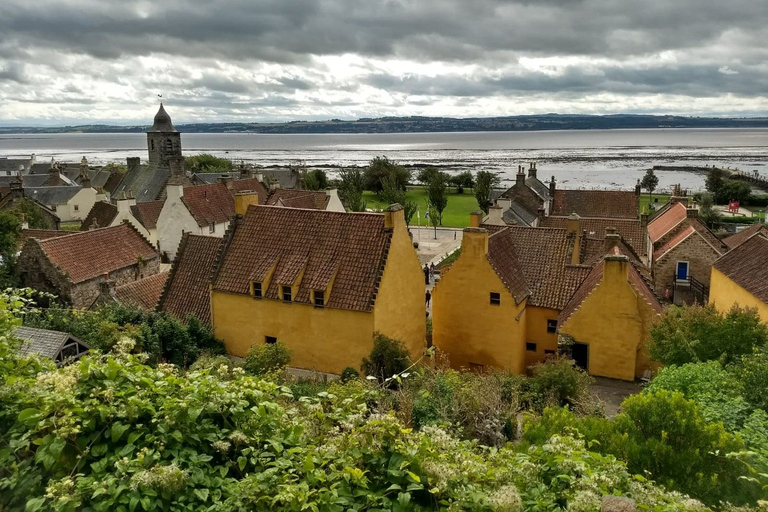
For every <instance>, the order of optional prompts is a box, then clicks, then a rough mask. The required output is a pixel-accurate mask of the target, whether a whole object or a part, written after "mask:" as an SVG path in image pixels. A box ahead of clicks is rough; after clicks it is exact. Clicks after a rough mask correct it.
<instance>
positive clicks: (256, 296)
mask: <svg viewBox="0 0 768 512" xmlns="http://www.w3.org/2000/svg"><path fill="white" fill-rule="evenodd" d="M251 289H252V290H253V292H252V293H251V295H253V298H254V299H262V298H264V290H263V289H262V286H261V283H260V282H259V281H252V282H251ZM257 290H258V293H257Z"/></svg>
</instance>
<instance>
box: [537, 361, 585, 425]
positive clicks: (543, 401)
mask: <svg viewBox="0 0 768 512" xmlns="http://www.w3.org/2000/svg"><path fill="white" fill-rule="evenodd" d="M531 372H532V374H533V375H532V376H531V377H530V378H529V379H526V380H525V381H523V384H522V386H523V402H524V403H525V404H526V405H527V406H528V407H529V408H531V409H534V410H538V411H542V410H544V408H545V407H548V406H568V407H570V408H572V409H578V410H579V411H582V412H589V413H594V412H596V411H597V409H598V408H597V401H596V399H595V398H594V396H593V395H592V393H591V392H590V389H589V387H590V385H591V384H592V383H593V382H594V379H592V377H590V376H589V375H587V373H586V372H585V371H584V370H582V369H581V368H579V367H577V366H576V365H575V363H574V362H573V360H571V359H569V358H566V357H559V358H557V359H551V360H548V361H546V362H544V363H538V364H535V365H533V366H532V367H531Z"/></svg>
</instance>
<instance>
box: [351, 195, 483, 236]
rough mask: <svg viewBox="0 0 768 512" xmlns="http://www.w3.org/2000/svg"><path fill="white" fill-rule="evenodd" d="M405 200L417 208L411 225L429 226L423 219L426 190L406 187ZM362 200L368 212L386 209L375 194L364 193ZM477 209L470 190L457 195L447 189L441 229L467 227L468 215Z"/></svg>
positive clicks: (427, 221)
mask: <svg viewBox="0 0 768 512" xmlns="http://www.w3.org/2000/svg"><path fill="white" fill-rule="evenodd" d="M405 197H406V199H407V200H408V201H413V202H414V203H416V204H417V205H418V207H419V215H420V216H421V219H417V218H416V216H414V217H413V219H412V220H411V224H412V225H415V226H418V225H422V226H429V225H430V224H429V219H428V218H424V215H425V214H426V212H427V190H426V188H424V187H408V192H407V193H406V196H405ZM363 198H364V199H365V200H366V201H367V202H368V204H367V205H366V206H367V208H368V209H369V210H381V209H384V208H386V207H387V206H389V205H387V204H385V202H384V201H382V200H381V199H380V198H379V196H378V195H377V194H376V193H375V192H370V191H366V192H364V193H363ZM477 209H479V207H478V205H477V199H475V195H474V193H473V192H472V190H471V189H464V193H463V194H457V193H456V190H455V189H454V188H450V187H449V188H448V206H446V208H445V211H443V227H447V228H465V227H467V226H469V214H470V213H471V212H473V211H475V210H477Z"/></svg>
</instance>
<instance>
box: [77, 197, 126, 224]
mask: <svg viewBox="0 0 768 512" xmlns="http://www.w3.org/2000/svg"><path fill="white" fill-rule="evenodd" d="M115 217H117V206H115V205H113V204H112V203H108V202H107V201H96V202H95V203H93V207H92V208H91V211H89V212H88V215H87V216H86V217H85V220H83V223H82V224H81V226H80V231H88V230H89V229H92V228H106V227H107V226H109V225H110V224H112V221H113V220H115Z"/></svg>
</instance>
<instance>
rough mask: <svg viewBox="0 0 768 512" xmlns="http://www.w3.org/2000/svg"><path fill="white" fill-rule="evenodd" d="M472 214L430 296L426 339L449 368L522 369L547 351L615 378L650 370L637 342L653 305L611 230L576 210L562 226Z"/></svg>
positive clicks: (634, 259) (656, 306) (629, 254)
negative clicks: (586, 225) (588, 222)
mask: <svg viewBox="0 0 768 512" xmlns="http://www.w3.org/2000/svg"><path fill="white" fill-rule="evenodd" d="M480 218H481V217H480V213H479V212H478V213H475V214H473V215H472V218H471V222H470V224H471V226H472V227H470V228H467V229H465V231H464V238H463V241H462V252H461V255H460V256H459V258H458V259H457V260H456V262H455V263H454V264H453V265H451V266H450V268H449V269H448V270H447V272H445V274H444V275H443V276H442V277H441V280H440V282H439V283H438V284H437V285H436V286H435V290H434V293H433V343H434V344H435V345H436V346H437V347H438V348H439V349H440V350H442V351H443V352H445V353H447V355H448V358H449V361H450V364H451V366H452V367H454V368H468V369H474V370H483V369H486V368H499V369H509V370H512V371H514V372H515V373H524V372H525V371H526V369H527V367H528V366H530V365H531V364H534V363H536V362H539V361H542V360H544V359H545V358H546V357H547V356H548V355H554V354H556V353H565V354H568V355H570V356H571V357H573V359H574V360H575V362H576V364H578V365H579V366H581V367H583V368H585V369H586V370H587V371H588V372H589V373H590V374H592V375H595V376H602V377H609V378H615V379H623V380H633V379H635V378H636V377H642V376H643V375H644V374H645V373H646V371H647V370H649V369H652V368H653V367H655V364H654V363H653V362H651V361H650V359H649V357H648V354H647V350H646V348H645V340H646V337H647V332H648V329H649V327H650V324H651V323H652V322H653V320H654V319H655V318H656V317H657V316H658V315H659V314H660V312H661V310H662V307H661V304H660V303H659V300H658V298H657V297H656V296H655V295H654V293H653V290H652V288H651V284H650V282H649V281H648V279H647V277H646V274H647V269H645V268H644V267H643V264H642V263H641V261H640V258H639V257H638V255H637V254H636V253H635V252H634V250H633V249H632V246H631V245H630V244H629V243H627V242H626V241H625V240H624V239H623V238H622V236H621V235H620V234H618V233H617V230H616V229H613V228H607V229H606V232H605V234H602V235H600V236H598V235H596V234H595V233H592V234H589V233H588V232H587V231H585V230H584V229H582V224H581V219H580V217H579V216H578V215H575V214H574V215H571V216H570V217H568V219H567V223H566V226H565V228H542V227H528V226H505V227H502V226H490V225H485V224H483V225H481V221H480Z"/></svg>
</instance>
